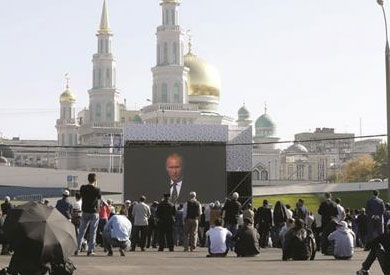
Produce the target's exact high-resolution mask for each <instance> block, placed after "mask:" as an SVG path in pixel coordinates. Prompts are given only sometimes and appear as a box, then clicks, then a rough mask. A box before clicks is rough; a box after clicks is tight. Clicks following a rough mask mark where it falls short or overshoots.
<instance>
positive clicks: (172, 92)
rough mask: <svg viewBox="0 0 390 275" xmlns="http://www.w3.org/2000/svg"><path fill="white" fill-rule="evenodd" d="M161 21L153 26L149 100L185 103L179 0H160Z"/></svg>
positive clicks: (185, 74)
mask: <svg viewBox="0 0 390 275" xmlns="http://www.w3.org/2000/svg"><path fill="white" fill-rule="evenodd" d="M160 5H161V7H162V25H161V26H159V27H158V28H157V61H156V63H157V65H156V66H155V67H154V68H152V72H153V104H156V103H181V104H183V103H188V98H187V94H188V92H187V90H188V88H187V74H188V69H187V68H186V67H184V37H185V33H184V31H183V29H182V28H181V27H180V25H179V6H180V1H179V0H162V1H161V3H160Z"/></svg>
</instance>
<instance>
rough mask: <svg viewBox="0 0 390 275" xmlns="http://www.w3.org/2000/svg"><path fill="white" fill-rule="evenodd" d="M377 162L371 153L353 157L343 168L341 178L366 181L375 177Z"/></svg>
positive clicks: (350, 180) (349, 180)
mask: <svg viewBox="0 0 390 275" xmlns="http://www.w3.org/2000/svg"><path fill="white" fill-rule="evenodd" d="M374 167H375V162H374V160H373V158H372V157H371V156H370V155H362V156H360V157H358V158H357V159H352V160H350V161H348V162H347V163H345V164H344V165H343V167H342V168H341V175H340V176H341V180H342V181H344V182H366V181H368V180H370V179H371V178H372V177H373V174H374Z"/></svg>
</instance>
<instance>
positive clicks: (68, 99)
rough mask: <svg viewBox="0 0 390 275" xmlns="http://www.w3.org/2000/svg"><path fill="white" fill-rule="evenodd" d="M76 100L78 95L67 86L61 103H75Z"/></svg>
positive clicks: (61, 97)
mask: <svg viewBox="0 0 390 275" xmlns="http://www.w3.org/2000/svg"><path fill="white" fill-rule="evenodd" d="M74 102H76V97H75V95H74V93H73V92H72V91H71V90H70V89H69V87H66V90H65V92H63V93H62V94H61V96H60V103H74Z"/></svg>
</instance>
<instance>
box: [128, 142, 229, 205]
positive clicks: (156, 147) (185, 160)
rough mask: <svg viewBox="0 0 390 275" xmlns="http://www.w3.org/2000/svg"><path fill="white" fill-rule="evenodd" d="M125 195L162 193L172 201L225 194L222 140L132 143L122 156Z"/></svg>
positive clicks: (153, 196)
mask: <svg viewBox="0 0 390 275" xmlns="http://www.w3.org/2000/svg"><path fill="white" fill-rule="evenodd" d="M124 169H125V170H124V199H125V200H126V199H130V200H138V198H139V197H140V196H141V195H145V196H146V197H147V201H149V202H151V201H160V200H161V198H162V197H163V195H164V193H169V194H170V195H171V200H172V201H173V202H175V203H182V202H186V201H187V200H188V196H189V193H190V192H191V191H195V192H196V193H197V197H198V200H199V201H201V202H204V203H206V202H211V201H215V200H223V199H224V198H225V196H226V148H225V144H223V143H196V144H195V143H175V144H172V143H158V144H156V143H153V144H151V143H140V142H137V143H132V142H127V144H126V148H125V156H124Z"/></svg>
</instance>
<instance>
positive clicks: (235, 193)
mask: <svg viewBox="0 0 390 275" xmlns="http://www.w3.org/2000/svg"><path fill="white" fill-rule="evenodd" d="M239 196H240V195H239V194H238V193H237V192H234V193H233V194H232V198H233V199H234V200H237V199H238V197H239Z"/></svg>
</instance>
